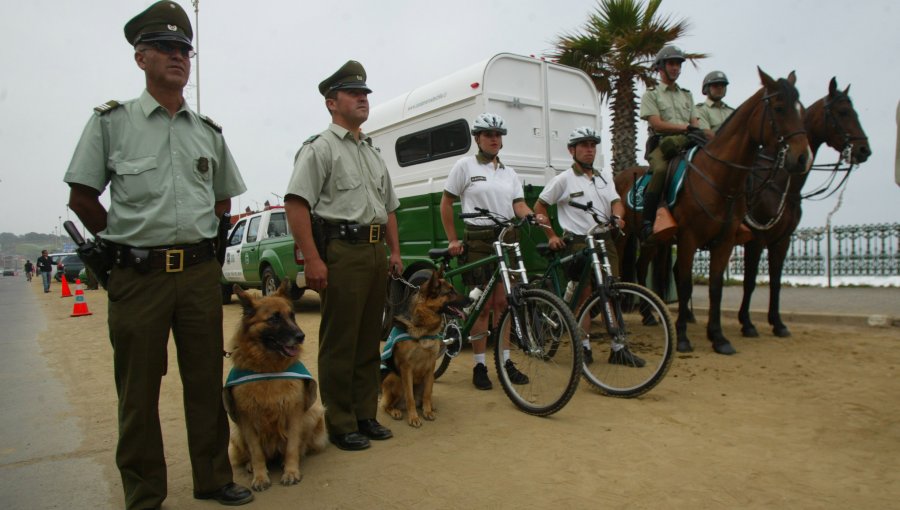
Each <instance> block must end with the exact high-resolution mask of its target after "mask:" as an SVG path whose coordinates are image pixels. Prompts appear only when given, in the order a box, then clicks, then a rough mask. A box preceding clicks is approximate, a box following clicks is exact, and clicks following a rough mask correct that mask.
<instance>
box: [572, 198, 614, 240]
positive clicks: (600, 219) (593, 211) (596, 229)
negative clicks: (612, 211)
mask: <svg viewBox="0 0 900 510" xmlns="http://www.w3.org/2000/svg"><path fill="white" fill-rule="evenodd" d="M569 205H571V206H572V207H574V208H576V209H581V210H582V211H584V212H587V213H590V215H591V216H592V217H593V218H594V222H595V223H597V224H596V225H594V226H593V227H592V228H591V230H590V232H588V234H605V233H607V232H613V231H618V232H619V233H620V234H623V235H624V233H623V232H622V231H621V230H619V225H617V224H616V221H615V219H613V218H608V219H604V216H606V214H605V213H603V212H602V211H600V210H598V209H597V208H596V207H594V202H588V203H587V204H582V203H580V202H576V201H575V200H569Z"/></svg>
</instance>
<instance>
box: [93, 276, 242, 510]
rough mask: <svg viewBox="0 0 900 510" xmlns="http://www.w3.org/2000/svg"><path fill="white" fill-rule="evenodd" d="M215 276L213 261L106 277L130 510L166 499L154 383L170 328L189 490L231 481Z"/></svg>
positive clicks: (119, 460) (119, 458)
mask: <svg viewBox="0 0 900 510" xmlns="http://www.w3.org/2000/svg"><path fill="white" fill-rule="evenodd" d="M220 274H221V267H220V266H219V265H218V263H217V262H216V261H215V260H210V261H207V262H203V263H200V264H197V265H195V266H191V267H188V268H186V269H185V270H184V271H182V272H178V273H166V272H165V270H163V269H153V270H150V271H149V272H147V273H145V274H141V273H138V272H137V271H136V270H135V269H134V268H130V267H128V268H121V267H115V268H113V270H112V273H111V274H110V279H109V289H108V290H109V292H108V295H109V338H110V341H111V342H112V347H113V358H114V364H115V365H114V368H115V379H116V391H117V393H118V395H119V445H118V448H117V450H116V465H117V466H118V467H119V472H120V473H121V476H122V486H123V489H124V490H125V503H126V507H127V508H129V509H131V508H155V507H159V506H160V505H161V504H162V502H163V500H164V499H165V498H166V459H165V457H164V455H163V440H162V431H161V429H160V422H159V388H160V383H161V380H162V376H163V375H165V373H166V364H167V347H166V346H167V343H168V340H169V331H170V330H171V332H172V336H173V338H174V339H175V346H176V349H177V352H178V367H179V372H180V375H181V382H182V386H183V387H184V390H183V391H184V393H183V397H184V414H185V425H186V427H187V436H188V450H189V453H190V459H191V469H192V471H193V480H194V492H195V493H197V492H201V493H202V492H209V491H214V490H216V489H219V488H220V487H222V486H224V485H225V484H227V483H229V482H231V481H232V473H231V463H230V462H229V460H228V417H227V415H226V414H225V409H224V407H223V406H222V352H223V351H222V301H221V292H220V290H219V276H220Z"/></svg>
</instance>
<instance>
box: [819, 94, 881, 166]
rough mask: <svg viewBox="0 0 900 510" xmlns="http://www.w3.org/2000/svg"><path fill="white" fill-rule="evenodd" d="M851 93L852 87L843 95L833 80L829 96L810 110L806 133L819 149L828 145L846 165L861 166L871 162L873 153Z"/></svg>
mask: <svg viewBox="0 0 900 510" xmlns="http://www.w3.org/2000/svg"><path fill="white" fill-rule="evenodd" d="M849 92H850V86H849V85H848V86H847V88H845V89H844V90H843V91H842V90H840V89H839V88H838V86H837V79H835V78H832V79H831V82H829V83H828V95H827V96H825V97H823V98H822V99H820V100H818V101H816V102H815V103H813V104H812V105H811V106H810V107H809V111H808V112H807V114H806V129H807V130H808V131H809V134H810V136H809V139H810V142H811V143H812V144H813V145H815V146H816V147H818V145H819V144H822V143H826V144H828V146H829V147H831V148H832V149H834V150H836V151H838V152H840V153H841V156H842V157H843V159H844V160H846V161H847V163H849V164H859V163H863V162H865V161H866V160H867V159H869V156H871V155H872V149H871V148H870V147H869V138H868V137H867V136H866V133H865V131H863V128H862V125H860V123H859V116H858V115H857V113H856V110H855V109H854V108H853V102H852V101H850V96H849V95H848V94H849Z"/></svg>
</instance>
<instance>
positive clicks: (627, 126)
mask: <svg viewBox="0 0 900 510" xmlns="http://www.w3.org/2000/svg"><path fill="white" fill-rule="evenodd" d="M609 102H610V109H611V110H612V119H611V120H612V147H611V149H612V170H613V173H619V172H621V171H623V170H625V169H626V168H630V167H633V166H637V165H638V162H637V156H636V154H637V120H638V105H637V94H636V93H635V91H634V77H633V76H631V75H628V76H619V77H618V78H617V79H616V83H615V87H614V88H613V91H612V93H611V94H610V99H609Z"/></svg>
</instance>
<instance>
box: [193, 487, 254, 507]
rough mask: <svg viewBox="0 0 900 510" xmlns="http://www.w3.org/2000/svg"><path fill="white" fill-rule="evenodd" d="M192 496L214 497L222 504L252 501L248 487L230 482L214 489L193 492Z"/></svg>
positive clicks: (198, 497)
mask: <svg viewBox="0 0 900 510" xmlns="http://www.w3.org/2000/svg"><path fill="white" fill-rule="evenodd" d="M194 498H196V499H214V500H216V501H218V502H219V503H221V504H223V505H227V506H238V505H244V504H246V503H249V502H251V501H253V493H252V492H250V489H248V488H246V487H244V486H241V485H238V484H236V483H234V482H231V483H229V484H227V485H225V486H224V487H222V488H221V489H219V490H216V491H212V492H205V493H202V494H198V493H194Z"/></svg>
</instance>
